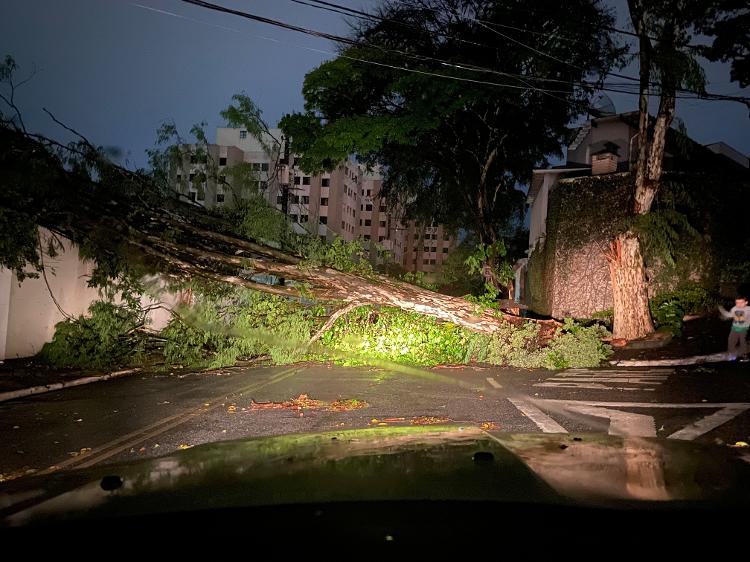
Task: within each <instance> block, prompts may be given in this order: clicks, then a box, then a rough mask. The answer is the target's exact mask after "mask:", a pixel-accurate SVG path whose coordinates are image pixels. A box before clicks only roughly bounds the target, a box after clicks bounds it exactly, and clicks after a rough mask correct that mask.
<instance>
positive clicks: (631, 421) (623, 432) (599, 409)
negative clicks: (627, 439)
mask: <svg viewBox="0 0 750 562" xmlns="http://www.w3.org/2000/svg"><path fill="white" fill-rule="evenodd" d="M508 400H509V401H510V402H511V403H512V404H513V405H514V406H515V407H516V408H518V410H520V411H521V412H522V413H523V414H525V415H526V416H527V417H528V418H529V419H530V420H531V421H533V422H534V423H535V424H536V425H537V426H538V427H539V429H541V430H542V431H543V432H544V433H567V431H566V430H565V428H563V427H562V426H561V425H560V424H558V423H557V422H556V421H555V420H553V419H552V418H550V417H549V416H548V415H547V414H545V413H544V412H543V411H542V410H541V409H540V408H539V407H537V404H539V405H540V406H541V407H542V408H543V407H544V404H549V405H550V406H554V409H555V410H559V409H560V407H562V409H563V410H568V411H569V412H572V413H577V414H583V415H587V416H593V417H598V418H607V419H609V434H610V435H619V436H632V437H656V425H655V423H654V418H653V416H648V415H645V414H634V413H632V412H623V411H621V410H617V409H613V408H649V409H650V408H660V409H675V410H676V409H683V408H684V409H718V411H717V412H714V413H713V414H710V415H708V416H705V417H703V418H701V419H699V420H698V421H696V422H693V423H691V424H689V425H687V426H685V427H683V428H682V429H680V430H678V431H675V432H674V433H672V434H671V435H669V437H668V438H669V439H680V440H683V441H692V440H694V439H696V438H697V437H700V436H701V435H704V434H705V433H708V432H709V431H711V430H713V429H716V428H717V427H719V426H720V425H722V424H724V423H726V422H728V421H729V420H731V419H733V418H735V417H737V416H739V415H740V414H742V413H743V412H745V411H747V410H750V403H741V402H738V403H731V402H712V403H708V402H701V403H687V404H664V403H651V402H597V401H588V400H549V399H541V400H533V403H532V402H531V401H526V400H523V399H521V398H508Z"/></svg>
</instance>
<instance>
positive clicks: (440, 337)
mask: <svg viewBox="0 0 750 562" xmlns="http://www.w3.org/2000/svg"><path fill="white" fill-rule="evenodd" d="M471 338H472V334H470V333H469V332H467V331H466V330H464V329H462V328H460V327H458V326H456V325H455V324H450V323H447V322H440V321H438V320H437V319H435V318H431V317H428V316H424V315H422V314H417V313H414V312H406V311H403V310H400V309H397V308H390V307H383V308H380V309H375V308H374V307H372V306H362V307H359V308H356V309H355V310H353V311H351V312H350V313H349V314H347V315H346V316H344V317H342V318H339V319H338V320H337V321H336V322H335V323H334V325H333V326H332V327H331V329H330V330H328V331H327V332H326V333H325V334H324V335H323V337H322V338H321V343H322V344H323V345H324V346H326V347H328V348H330V349H332V350H335V351H336V352H337V353H338V354H343V355H344V356H347V354H349V355H350V356H351V359H349V360H348V362H350V363H354V364H362V363H366V362H367V359H368V358H370V359H386V360H391V361H395V362H398V363H405V364H410V365H425V366H430V365H438V364H441V363H461V362H463V361H464V360H465V359H466V354H467V353H466V352H467V347H468V344H469V342H470V341H471Z"/></svg>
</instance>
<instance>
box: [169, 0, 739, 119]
mask: <svg viewBox="0 0 750 562" xmlns="http://www.w3.org/2000/svg"><path fill="white" fill-rule="evenodd" d="M182 2H184V3H187V4H192V5H195V6H198V7H202V8H205V9H209V10H213V11H218V12H223V13H227V14H230V15H234V16H238V17H242V18H245V19H249V20H252V21H257V22H260V23H265V24H267V25H272V26H276V27H280V28H283V29H287V30H290V31H295V32H298V33H304V34H307V35H311V36H314V37H319V38H323V39H328V40H330V41H334V42H337V43H344V44H346V45H349V46H360V47H361V46H363V45H362V43H361V42H358V41H357V40H354V39H350V38H346V37H341V36H338V35H334V34H331V33H327V32H322V31H317V30H312V29H307V28H304V27H300V26H297V25H293V24H289V23H286V22H283V21H279V20H274V19H271V18H266V17H264V16H259V15H256V14H252V13H249V12H243V11H239V10H234V9H231V8H226V7H224V6H220V5H217V4H212V3H210V2H205V1H203V0H182ZM365 46H370V47H372V48H377V49H379V50H381V51H383V52H392V53H396V54H399V55H401V56H406V57H410V58H415V59H417V60H422V61H425V60H432V61H434V62H437V63H439V64H442V65H444V66H448V67H453V68H456V69H458V70H469V71H473V72H486V73H495V74H501V75H507V76H509V77H514V78H515V76H514V75H512V74H510V73H501V72H500V71H496V70H493V69H488V68H483V67H478V66H474V65H461V64H455V63H450V62H448V61H444V60H441V59H436V58H434V57H427V56H422V55H413V54H410V53H405V52H403V51H399V50H394V49H388V48H384V47H381V46H378V45H370V44H365ZM334 54H335V55H337V56H340V57H343V58H348V59H351V60H355V61H359V62H362V63H367V64H374V65H377V66H381V67H385V68H391V69H394V70H400V71H405V72H412V73H417V74H422V75H427V76H433V77H436V78H444V79H451V80H457V81H462V82H469V83H475V84H482V85H489V86H496V87H505V88H512V89H533V90H537V91H544V92H548V93H564V94H569V93H570V92H569V91H568V90H552V89H549V88H537V87H534V86H529V85H527V86H526V87H523V86H518V85H514V84H504V83H499V82H491V81H488V80H478V79H473V78H465V77H461V76H455V75H452V74H441V73H436V72H430V71H427V70H421V69H415V68H408V67H403V66H396V65H392V64H388V63H384V62H378V61H372V60H368V59H364V58H361V57H353V56H350V55H347V56H345V55H343V54H341V53H338V54H337V53H334ZM521 76H522V77H523V78H524V79H534V78H535V79H541V80H547V79H546V78H542V77H533V78H532V77H531V76H525V75H521ZM516 79H519V78H516ZM519 80H520V79H519ZM566 83H570V84H571V85H574V84H578V85H588V86H590V87H593V83H588V84H587V83H586V82H584V81H570V82H566ZM652 85H653V84H652ZM597 89H600V90H603V91H608V92H615V93H623V94H629V95H639V94H638V93H637V92H632V91H627V90H619V89H615V88H608V87H599V88H597ZM684 91H685V92H686V93H692V94H695V95H692V96H680V95H677V96H675V97H676V98H680V99H682V98H684V99H696V98H700V99H706V100H730V101H739V102H741V103H746V104H750V98H744V97H737V96H724V95H721V94H703V93H701V92H694V91H690V90H684ZM649 95H658V92H653V91H652V92H649Z"/></svg>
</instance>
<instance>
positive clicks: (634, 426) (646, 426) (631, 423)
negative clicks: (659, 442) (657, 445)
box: [567, 405, 656, 437]
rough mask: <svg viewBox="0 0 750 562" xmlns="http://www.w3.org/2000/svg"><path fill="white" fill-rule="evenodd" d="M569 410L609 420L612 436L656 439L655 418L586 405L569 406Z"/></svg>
mask: <svg viewBox="0 0 750 562" xmlns="http://www.w3.org/2000/svg"><path fill="white" fill-rule="evenodd" d="M567 409H568V410H570V411H572V412H578V413H579V414H584V415H586V416H594V417H596V418H608V419H609V434H610V435H620V436H623V437H656V425H655V424H654V418H653V417H651V416H646V415H644V414H633V413H631V412H621V411H620V410H610V409H608V408H597V407H595V406H586V405H582V406H578V405H575V406H570V405H569V406H567Z"/></svg>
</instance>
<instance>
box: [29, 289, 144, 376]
mask: <svg viewBox="0 0 750 562" xmlns="http://www.w3.org/2000/svg"><path fill="white" fill-rule="evenodd" d="M142 323H143V318H142V316H141V315H140V314H139V313H138V312H137V311H135V310H133V309H131V308H128V307H126V306H118V305H115V304H113V303H111V302H106V301H96V302H94V303H93V304H92V305H91V306H90V307H89V316H80V317H78V318H74V319H68V320H65V321H63V322H60V323H58V324H57V325H56V326H55V335H54V337H53V339H52V341H51V342H49V343H46V344H45V345H44V347H43V348H42V351H41V352H40V357H41V358H42V359H43V360H44V361H46V362H48V363H49V364H51V365H53V366H55V367H64V368H66V367H77V368H82V369H102V368H110V367H117V366H121V365H126V364H130V363H132V362H134V361H136V360H138V359H141V358H142V355H143V350H144V344H145V341H146V335H145V334H144V333H142V332H140V331H139V330H137V328H139V327H140V326H141V325H142Z"/></svg>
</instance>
